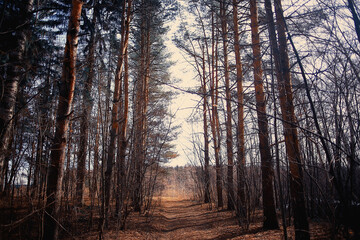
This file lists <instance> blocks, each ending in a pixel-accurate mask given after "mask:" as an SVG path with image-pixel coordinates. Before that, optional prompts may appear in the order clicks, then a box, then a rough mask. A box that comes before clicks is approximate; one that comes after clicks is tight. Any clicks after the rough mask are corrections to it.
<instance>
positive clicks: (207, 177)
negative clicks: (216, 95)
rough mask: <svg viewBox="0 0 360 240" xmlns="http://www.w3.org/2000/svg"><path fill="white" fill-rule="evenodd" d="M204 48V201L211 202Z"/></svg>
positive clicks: (203, 56) (203, 57)
mask: <svg viewBox="0 0 360 240" xmlns="http://www.w3.org/2000/svg"><path fill="white" fill-rule="evenodd" d="M204 51H205V50H204V49H203V51H202V52H203V55H202V70H203V74H202V84H201V85H202V90H203V125H204V126H203V127H204V182H205V189H204V190H205V191H204V203H209V202H210V174H209V162H210V157H209V134H208V123H207V114H206V111H207V90H206V75H205V74H206V72H205V54H204Z"/></svg>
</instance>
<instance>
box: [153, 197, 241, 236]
mask: <svg viewBox="0 0 360 240" xmlns="http://www.w3.org/2000/svg"><path fill="white" fill-rule="evenodd" d="M161 206H162V207H161V208H160V209H159V213H160V218H161V219H162V221H160V223H159V226H160V229H159V230H160V231H159V233H160V234H159V239H225V238H231V237H235V236H236V235H238V234H237V233H236V232H233V233H231V232H227V233H226V232H225V233H226V234H225V235H224V230H225V229H222V228H224V227H227V228H228V227H231V225H234V226H235V228H237V226H236V225H237V224H236V221H234V218H233V216H232V215H231V214H230V213H229V212H219V211H210V210H209V206H208V205H201V204H196V203H194V202H191V201H188V200H183V201H174V200H172V201H171V200H165V201H163V202H162V204H161ZM227 230H230V229H227Z"/></svg>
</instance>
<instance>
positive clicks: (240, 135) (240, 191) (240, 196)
mask: <svg viewBox="0 0 360 240" xmlns="http://www.w3.org/2000/svg"><path fill="white" fill-rule="evenodd" d="M237 4H238V3H237V0H233V2H232V5H233V24H234V48H235V60H236V84H237V101H238V102H237V110H238V116H237V117H238V128H237V144H238V146H237V148H238V155H237V175H238V179H237V181H238V188H237V211H238V214H240V217H241V218H242V219H245V217H246V215H247V214H246V212H245V210H246V207H244V205H245V130H244V94H243V85H242V82H243V72H242V62H241V55H240V39H239V25H238V6H237Z"/></svg>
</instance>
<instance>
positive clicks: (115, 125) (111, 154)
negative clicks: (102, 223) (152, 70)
mask: <svg viewBox="0 0 360 240" xmlns="http://www.w3.org/2000/svg"><path fill="white" fill-rule="evenodd" d="M128 3H131V1H129V2H128ZM123 14H125V9H123ZM127 24H130V23H129V22H128V23H127ZM124 26H125V22H124V23H123V24H122V30H121V31H122V38H121V45H120V51H119V57H118V63H117V68H116V73H115V90H114V97H113V99H114V100H113V108H112V112H111V131H110V143H109V147H108V149H109V150H108V158H107V164H106V172H105V216H106V220H107V216H108V211H109V205H110V194H111V176H112V170H113V165H114V158H115V145H116V137H117V136H118V129H119V121H118V118H117V116H118V111H119V110H118V109H119V108H118V107H119V98H120V84H121V75H122V71H123V63H124V56H125V52H126V49H127V47H128V39H129V37H128V34H129V32H126V33H125V27H124Z"/></svg>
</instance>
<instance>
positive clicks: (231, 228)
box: [81, 198, 329, 240]
mask: <svg viewBox="0 0 360 240" xmlns="http://www.w3.org/2000/svg"><path fill="white" fill-rule="evenodd" d="M159 201H160V202H159V206H158V207H157V209H156V210H155V211H154V213H152V214H151V216H146V215H141V216H140V215H139V214H132V215H131V216H130V217H129V223H128V226H127V230H126V231H110V232H107V233H106V234H105V236H104V237H105V239H126V240H131V239H151V240H153V239H159V240H162V239H169V240H180V239H185V240H195V239H196V240H200V239H271V240H278V239H283V237H282V231H281V230H271V231H263V230H262V228H261V225H262V223H261V219H259V221H255V223H252V224H251V225H250V228H249V229H248V230H245V229H243V228H241V227H239V225H238V223H237V221H236V218H235V217H234V215H233V213H232V212H230V211H218V210H216V209H213V210H211V209H209V205H205V204H198V203H195V202H192V201H190V200H179V199H175V198H173V199H172V198H162V199H160V200H159ZM288 230H289V236H293V229H292V228H289V229H288ZM324 230H325V228H324V226H322V225H319V224H317V225H313V226H312V237H311V239H329V235H328V232H327V231H324ZM81 239H97V236H96V235H92V236H89V235H88V236H83V237H82V238H81Z"/></svg>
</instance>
